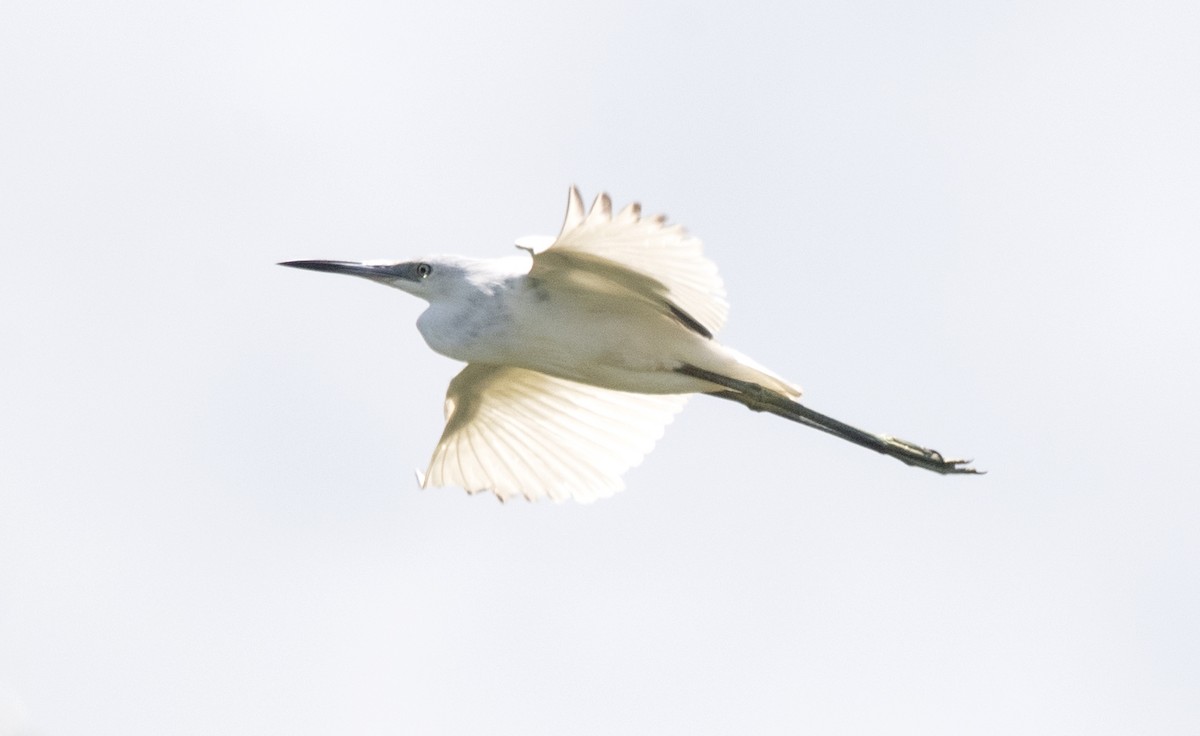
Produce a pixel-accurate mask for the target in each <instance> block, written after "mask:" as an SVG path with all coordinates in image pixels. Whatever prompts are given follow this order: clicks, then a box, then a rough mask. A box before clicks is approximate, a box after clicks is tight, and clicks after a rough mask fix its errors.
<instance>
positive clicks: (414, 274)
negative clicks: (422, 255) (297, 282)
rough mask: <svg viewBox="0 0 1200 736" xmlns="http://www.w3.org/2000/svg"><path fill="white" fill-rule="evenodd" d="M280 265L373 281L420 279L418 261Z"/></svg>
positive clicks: (295, 263)
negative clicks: (359, 277) (360, 277)
mask: <svg viewBox="0 0 1200 736" xmlns="http://www.w3.org/2000/svg"><path fill="white" fill-rule="evenodd" d="M279 265H280V266H290V267H291V268H303V269H305V270H306V271H324V272H325V273H343V274H346V275H347V276H362V277H363V278H367V279H371V280H372V281H395V280H396V279H405V280H406V281H420V280H421V274H420V273H419V272H418V270H417V267H418V265H419V264H417V263H359V262H356V261H284V262H282V263H280V264H279Z"/></svg>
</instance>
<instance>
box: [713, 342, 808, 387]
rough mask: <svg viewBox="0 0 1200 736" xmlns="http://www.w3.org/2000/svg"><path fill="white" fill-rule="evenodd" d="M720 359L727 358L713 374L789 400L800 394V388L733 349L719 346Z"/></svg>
mask: <svg viewBox="0 0 1200 736" xmlns="http://www.w3.org/2000/svg"><path fill="white" fill-rule="evenodd" d="M721 352H722V353H723V354H724V355H723V356H722V357H724V358H727V360H725V361H723V363H724V365H722V366H721V367H720V368H718V369H717V370H715V371H714V372H715V373H720V374H722V375H726V376H729V377H730V378H736V379H737V380H739V381H745V382H746V383H755V384H758V385H759V386H762V387H763V388H766V389H770V390H772V391H774V392H776V393H779V394H783V395H784V396H787V397H789V398H792V399H795V398H798V397H799V396H800V394H801V393H802V392H801V390H800V387H799V386H797V385H796V384H794V383H792V382H790V381H788V380H787V379H785V378H783V377H782V376H780V375H779V374H777V373H775V372H774V371H772V370H771V369H769V368H767V367H766V366H764V365H762V364H761V363H759V362H758V361H756V360H755V359H753V358H751V357H750V356H748V355H743V354H742V353H739V352H738V351H736V350H734V349H733V348H729V347H725V346H724V345H722V346H721Z"/></svg>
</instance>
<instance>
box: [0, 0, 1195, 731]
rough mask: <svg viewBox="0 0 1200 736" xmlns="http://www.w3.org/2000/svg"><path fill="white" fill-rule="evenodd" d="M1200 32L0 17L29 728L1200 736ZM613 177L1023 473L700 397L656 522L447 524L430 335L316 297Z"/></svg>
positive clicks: (841, 374) (6, 658) (767, 296)
mask: <svg viewBox="0 0 1200 736" xmlns="http://www.w3.org/2000/svg"><path fill="white" fill-rule="evenodd" d="M435 5H436V7H434V6H435ZM1198 7H1200V6H1197V5H1196V3H1194V2H1178V3H1169V2H1162V3H1156V2H1145V1H1139V2H1136V3H1135V2H1128V3H1104V2H1101V3H1096V2H1075V3H1071V2H1029V3H1008V4H1003V5H995V4H992V5H986V4H963V3H950V2H945V3H936V2H922V3H902V4H898V5H897V4H893V3H856V2H850V3H846V2H841V3H796V4H793V5H792V6H790V7H788V8H786V9H785V8H782V7H780V6H779V5H778V4H754V3H737V4H732V5H730V6H728V7H726V6H722V5H716V4H685V3H679V4H671V3H662V2H651V3H625V4H616V5H613V4H609V5H596V4H589V5H582V4H581V5H578V6H576V5H569V4H565V3H550V2H540V3H539V2H523V3H503V4H494V3H476V4H472V3H453V2H450V3H438V4H434V3H391V2H386V3H385V2H367V1H364V2H350V3H346V2H338V3H325V4H316V3H282V2H279V3H267V2H242V1H239V2H217V3H197V4H192V5H191V6H190V7H189V6H184V5H179V4H163V3H157V2H143V3H137V2H124V3H87V2H53V1H47V0H37V1H36V2H20V1H17V2H6V3H4V5H3V6H2V7H0V244H2V245H3V254H4V267H3V268H2V269H0V344H3V345H4V355H5V359H4V361H3V366H4V369H3V373H2V374H0V376H2V378H3V380H0V735H2V736H16V735H17V734H20V735H21V736H32V735H33V734H37V735H39V736H66V735H68V734H87V735H88V736H96V735H104V734H121V735H122V736H128V735H130V734H147V735H148V736H149V735H153V736H158V735H160V734H222V735H229V734H247V735H250V734H255V735H259V734H283V733H287V734H295V735H298V736H304V735H307V734H329V733H345V734H401V733H438V734H480V733H488V734H619V733H689V734H728V733H764V734H771V733H779V734H785V733H786V734H791V733H824V734H858V733H888V734H923V735H928V734H963V733H970V734H1013V733H1021V734H1056V735H1057V734H1089V735H1090V734H1128V733H1154V734H1194V733H1196V732H1197V730H1198V729H1200V626H1198V625H1197V623H1196V622H1197V621H1200V492H1198V486H1200V484H1198V482H1197V476H1198V473H1197V470H1196V467H1195V466H1196V458H1197V452H1198V450H1197V448H1198V447H1200V431H1198V430H1197V422H1196V414H1197V412H1198V411H1200V400H1198V395H1200V392H1198V391H1197V389H1196V375H1197V369H1198V368H1200V297H1198V296H1197V288H1196V280H1197V274H1200V256H1198V255H1197V252H1198V248H1200V206H1198V203H1200V134H1198V132H1197V131H1200V84H1197V80H1198V79H1200V44H1197V43H1196V39H1197V38H1198V37H1200V9H1198ZM573 183H574V184H577V185H579V187H580V188H581V189H582V190H583V192H584V194H585V196H587V197H591V196H594V195H595V194H596V193H597V192H598V191H601V190H606V191H609V192H611V193H612V195H613V197H614V200H615V202H616V203H617V204H618V206H620V205H623V204H624V203H626V202H629V201H631V200H634V199H636V200H638V201H640V202H642V204H643V205H644V208H645V210H646V211H647V212H666V213H668V214H669V216H670V217H671V219H672V220H673V221H676V222H681V223H683V224H685V225H686V226H687V227H688V228H689V230H690V231H691V232H692V233H694V234H695V235H696V236H698V237H700V238H701V239H703V240H704V242H705V252H706V253H707V254H708V255H709V256H710V257H711V258H712V259H713V260H714V261H715V262H716V263H717V264H718V265H719V266H720V268H721V272H722V274H723V276H724V279H725V283H726V287H727V290H728V292H729V297H730V301H731V303H732V312H731V319H730V323H729V326H728V328H727V329H726V330H725V331H724V332H723V334H722V339H723V340H724V341H726V342H727V343H728V344H730V345H732V346H734V347H736V348H737V349H738V350H741V351H743V352H745V353H747V354H749V355H751V356H753V357H755V358H756V359H757V360H759V361H761V362H762V363H764V364H766V365H767V366H769V367H771V368H772V369H774V370H775V371H777V372H779V373H781V374H783V375H785V376H786V377H788V378H789V379H791V380H793V381H795V382H797V383H799V384H800V385H802V386H803V387H804V388H805V390H806V401H807V402H808V403H809V404H810V405H811V406H812V407H813V408H815V409H817V410H819V411H823V412H825V413H828V414H831V415H833V416H835V417H838V418H840V419H843V420H845V421H848V422H851V423H854V424H857V425H859V426H863V427H865V428H867V429H871V430H874V431H879V432H889V433H894V434H896V435H899V436H902V437H906V438H910V439H912V440H915V441H918V442H921V443H923V444H928V445H930V446H933V447H936V448H938V449H941V450H943V451H946V452H947V453H955V454H960V453H961V454H965V455H968V456H971V457H974V458H975V460H976V464H977V465H978V466H979V467H981V468H985V469H987V470H989V471H990V473H989V474H988V475H987V476H984V477H981V478H969V477H951V478H943V477H939V476H936V475H933V474H930V473H926V472H923V471H920V470H916V469H913V468H908V467H906V466H903V465H901V464H900V463H897V462H896V461H894V460H892V459H889V458H884V457H881V456H878V455H875V454H874V453H871V452H869V451H867V450H864V449H862V448H859V447H855V446H853V445H850V444H847V443H843V442H839V441H838V440H835V439H833V438H830V437H828V436H825V435H822V434H819V433H817V432H813V431H811V430H808V429H805V428H802V427H798V426H796V425H793V424H790V423H788V422H785V421H783V420H780V419H777V418H774V417H770V416H766V415H758V414H753V413H751V412H748V411H746V410H745V409H743V408H741V407H739V406H736V405H733V404H728V403H725V402H719V401H715V400H712V399H708V398H704V397H698V398H696V399H693V400H692V401H691V402H690V403H689V405H688V407H687V408H686V409H685V410H684V412H683V413H682V414H681V415H680V416H679V417H678V418H677V419H676V420H675V422H674V423H673V424H672V425H671V427H669V428H668V431H667V434H666V436H665V437H664V438H663V440H662V441H661V442H660V443H659V445H658V447H657V449H656V450H655V451H654V452H653V453H652V454H651V455H650V456H649V457H648V458H647V459H646V461H645V462H644V463H643V465H642V466H640V467H639V468H637V469H635V470H634V471H632V472H630V473H629V474H628V475H627V476H626V483H627V489H626V490H625V491H624V492H623V493H621V494H619V495H618V496H616V497H614V498H612V499H609V500H605V501H601V502H598V503H596V504H593V505H589V506H580V505H575V504H564V505H554V504H535V505H531V504H526V503H511V504H507V505H501V504H499V503H497V502H496V501H495V499H494V498H491V497H486V496H478V497H469V496H467V495H466V494H465V493H463V492H462V491H460V490H456V489H438V490H424V491H422V490H419V489H418V488H417V487H416V483H415V480H414V478H413V470H414V469H416V468H420V467H423V466H424V465H425V463H426V462H427V460H428V457H429V454H430V452H431V451H432V449H433V446H434V444H435V442H436V440H437V437H438V435H439V433H440V431H441V416H442V415H441V411H442V410H441V405H442V399H443V396H444V392H445V388H446V385H447V383H448V381H449V379H450V378H451V376H453V375H454V373H455V372H456V371H457V370H458V366H457V365H456V364H454V363H453V362H452V361H450V360H448V359H445V358H442V357H439V356H437V355H435V354H433V353H432V352H430V351H429V349H428V348H427V347H426V346H425V345H424V343H423V342H422V340H421V338H420V336H419V335H418V334H417V332H416V329H415V328H414V326H413V321H414V320H415V319H416V317H417V315H418V314H419V313H420V311H421V309H422V308H423V307H424V305H423V303H421V302H419V301H418V300H416V299H414V298H412V297H409V296H407V295H404V294H401V293H400V292H397V291H392V290H386V289H382V288H379V287H378V286H374V285H371V284H368V283H366V282H363V281H361V280H355V279H349V278H344V277H333V276H326V275H316V274H310V273H301V272H297V271H292V270H288V269H282V268H278V267H277V266H275V265H274V263H275V262H277V261H281V260H288V259H298V258H335V259H367V258H403V257H410V256H416V255H420V254H424V253H430V252H448V253H466V254H471V255H508V254H510V253H511V252H512V243H513V240H514V239H515V238H516V237H518V236H522V235H530V234H553V233H555V232H556V231H557V228H558V226H559V224H560V221H561V217H562V211H563V207H564V205H565V197H566V191H567V187H568V186H569V185H571V184H573Z"/></svg>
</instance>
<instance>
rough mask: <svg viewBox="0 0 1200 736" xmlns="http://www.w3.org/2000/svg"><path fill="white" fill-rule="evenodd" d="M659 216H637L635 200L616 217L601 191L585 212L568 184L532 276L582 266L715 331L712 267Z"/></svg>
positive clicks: (717, 304) (724, 306)
mask: <svg viewBox="0 0 1200 736" xmlns="http://www.w3.org/2000/svg"><path fill="white" fill-rule="evenodd" d="M665 221H666V218H665V217H664V216H662V215H657V216H655V217H647V218H643V217H642V216H641V207H640V206H639V205H638V204H636V203H634V204H630V205H629V206H627V207H626V208H625V209H623V210H621V211H620V212H619V213H618V214H617V215H616V216H615V217H614V216H613V212H612V200H611V199H609V196H608V195H607V194H601V195H600V196H599V197H597V198H596V202H595V203H594V204H593V205H592V209H591V211H590V212H588V214H587V215H586V216H585V215H584V214H583V201H582V200H581V199H580V197H579V190H578V189H576V188H575V187H571V193H570V197H569V199H568V203H567V216H566V219H565V220H564V222H563V228H562V232H560V233H559V235H558V238H557V239H556V240H555V241H554V243H553V244H552V245H550V247H549V248H546V249H545V250H544V251H542V252H540V253H537V254H536V255H534V257H533V268H532V270H531V271H530V275H531V276H534V277H537V276H538V275H539V272H541V273H548V272H550V271H555V272H558V273H560V274H561V273H565V272H572V271H573V272H576V273H581V274H582V273H586V274H588V276H590V277H593V278H591V279H590V280H591V281H593V282H594V281H595V279H596V278H599V279H601V280H603V281H605V282H607V283H608V284H610V285H611V286H612V288H613V291H614V293H625V294H628V295H630V296H633V297H636V298H643V299H652V300H655V301H656V302H658V303H660V304H662V305H663V308H664V310H665V311H668V312H670V313H673V314H674V316H676V317H677V318H679V319H680V320H681V321H682V322H684V323H685V324H687V325H688V326H689V327H692V328H693V329H696V327H700V328H702V329H703V330H706V331H707V332H708V333H709V336H711V335H713V334H716V332H717V331H718V330H720V329H721V327H723V326H724V325H725V318H726V316H727V315H728V313H729V304H728V303H727V302H726V301H725V286H724V285H723V284H722V283H721V277H720V275H719V274H718V273H717V267H716V265H715V264H713V262H712V261H710V260H708V259H707V258H705V257H704V255H703V253H702V246H701V243H700V241H699V240H698V239H696V238H693V237H690V236H689V235H688V234H687V232H686V231H684V229H683V226H681V225H666V224H664V223H665ZM680 312H682V314H680ZM697 331H700V330H697Z"/></svg>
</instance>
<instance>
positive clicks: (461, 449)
mask: <svg viewBox="0 0 1200 736" xmlns="http://www.w3.org/2000/svg"><path fill="white" fill-rule="evenodd" d="M547 240H548V239H547ZM543 244H544V241H542V240H541V239H523V240H521V241H518V247H519V248H521V249H522V250H523V251H525V253H522V254H518V255H515V256H509V257H503V258H494V259H477V258H465V257H461V256H429V257H426V258H422V259H419V260H415V261H371V262H366V263H355V262H346V261H291V262H287V263H284V264H282V265H287V266H294V267H298V268H305V269H309V270H316V271H328V272H334V273H346V274H351V275H357V276H364V277H367V278H370V279H371V280H374V281H378V282H381V283H384V284H387V285H389V286H393V287H395V288H398V289H401V290H403V291H406V292H408V293H410V294H414V295H416V296H419V297H421V298H423V299H425V300H426V301H428V302H429V308H428V309H426V310H425V311H424V312H423V313H422V314H421V316H420V318H418V320H417V328H418V330H419V331H420V332H421V335H422V336H423V337H424V338H425V341H426V342H427V343H428V344H429V346H430V347H431V348H433V349H434V350H436V351H437V352H439V353H441V354H443V355H446V356H449V357H451V358H455V359H457V360H461V361H464V362H466V363H467V364H468V365H467V367H466V368H464V369H463V370H462V372H460V373H459V374H458V376H456V377H455V378H454V380H453V381H451V383H450V388H449V390H448V392H447V396H446V428H445V430H444V432H443V433H442V437H441V439H440V440H439V442H438V445H437V448H436V449H435V450H434V453H433V459H432V460H431V462H430V464H429V469H428V471H427V472H426V473H425V475H424V477H423V478H422V485H423V486H459V487H462V488H464V489H466V490H467V491H470V492H472V493H475V492H478V491H484V490H490V491H492V492H493V493H495V494H496V495H497V496H498V497H499V498H500V499H502V500H503V499H508V498H513V497H517V496H523V497H525V498H527V499H530V500H535V499H541V498H550V499H554V500H563V499H567V498H574V499H575V500H578V501H591V500H594V499H596V498H600V497H604V496H609V495H612V494H613V493H614V492H616V491H618V490H620V489H621V488H622V487H623V484H622V480H621V476H622V474H623V473H624V472H625V471H626V470H628V469H629V468H630V467H632V466H634V465H637V464H638V463H639V462H641V460H642V458H643V457H645V455H646V453H648V452H649V451H650V449H651V448H652V447H653V446H654V443H655V442H656V441H657V440H658V438H659V437H661V436H662V433H663V430H664V428H665V427H666V425H667V424H668V423H669V422H670V421H671V419H672V418H673V417H674V416H675V414H677V413H678V412H679V410H680V409H681V408H682V407H683V404H684V402H685V401H686V398H687V395H688V394H692V393H712V394H714V395H717V396H720V397H721V398H727V399H732V400H735V401H739V402H740V403H743V404H746V405H747V406H750V407H751V408H753V409H756V410H760V411H761V410H765V411H771V412H773V413H776V414H779V415H781V416H785V417H787V418H789V419H793V420H794V421H798V422H801V423H803V424H807V425H809V426H814V427H816V428H818V429H822V430H824V431H827V432H830V433H832V434H835V435H837V436H839V437H842V438H843V439H848V440H850V441H853V442H856V443H858V444H863V445H866V446H868V447H871V448H872V449H875V450H878V451H879V452H884V453H886V454H891V455H894V456H896V457H898V458H900V459H901V460H903V461H904V462H908V463H910V464H915V465H921V466H923V467H928V468H929V469H932V470H938V471H939V472H970V471H968V470H967V469H964V468H958V467H957V464H959V463H961V462H962V461H945V460H942V458H941V456H940V455H938V454H937V453H935V452H933V451H931V450H925V449H924V448H919V447H917V446H915V445H912V444H911V443H905V442H903V441H899V440H893V439H892V438H889V437H885V436H881V435H872V434H871V433H867V432H862V431H861V430H856V429H854V428H852V427H849V426H847V425H843V424H841V423H840V422H836V420H831V419H829V418H827V417H824V416H823V415H820V414H816V413H815V412H812V411H811V410H808V409H807V408H805V407H803V406H801V405H799V404H797V403H795V402H794V401H792V399H794V398H795V397H797V396H799V395H800V390H799V388H797V387H796V386H795V385H793V384H791V383H789V382H787V381H785V380H784V379H782V378H780V377H779V376H777V375H775V374H774V373H772V372H770V371H768V370H767V369H765V368H763V367H762V366H760V365H758V364H757V363H755V362H754V361H752V360H750V359H749V358H746V357H745V356H743V355H741V354H740V353H737V352H736V351H733V350H731V349H729V348H727V347H724V346H723V345H721V344H720V343H719V342H717V341H716V340H715V339H714V336H715V335H716V333H717V332H718V331H719V330H720V329H721V327H723V326H724V324H725V319H726V316H727V314H728V311H729V305H728V304H727V302H726V301H725V289H724V286H723V284H722V283H721V278H720V276H719V275H718V273H717V268H716V266H715V265H714V264H713V263H712V262H711V261H709V260H708V259H707V258H705V257H704V255H703V253H702V250H701V243H700V241H699V240H697V239H696V238H693V237H691V236H689V235H688V234H687V233H686V232H685V231H684V229H683V228H682V227H681V226H679V225H667V224H666V221H665V218H664V217H662V216H655V217H642V216H641V211H640V207H639V206H638V205H637V204H631V205H629V206H627V207H625V208H624V209H623V210H621V211H620V212H619V213H617V214H616V215H615V216H614V215H613V209H612V202H611V200H610V199H609V197H608V195H607V194H601V195H600V196H599V197H597V198H596V201H595V203H594V204H593V205H592V207H591V209H590V211H588V212H587V213H586V214H585V213H584V208H583V203H582V200H581V198H580V196H579V192H578V190H577V189H575V188H574V187H572V188H571V190H570V195H569V198H568V205H567V214H566V218H565V220H564V222H563V227H562V230H561V232H560V233H559V235H558V237H557V238H555V239H553V240H552V242H550V244H549V246H548V247H545V248H541V247H540V246H541V245H543Z"/></svg>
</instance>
